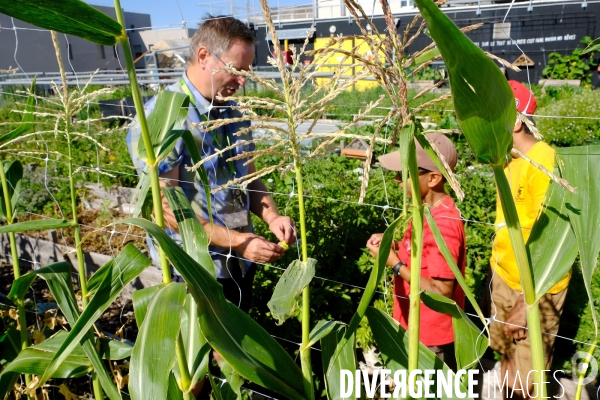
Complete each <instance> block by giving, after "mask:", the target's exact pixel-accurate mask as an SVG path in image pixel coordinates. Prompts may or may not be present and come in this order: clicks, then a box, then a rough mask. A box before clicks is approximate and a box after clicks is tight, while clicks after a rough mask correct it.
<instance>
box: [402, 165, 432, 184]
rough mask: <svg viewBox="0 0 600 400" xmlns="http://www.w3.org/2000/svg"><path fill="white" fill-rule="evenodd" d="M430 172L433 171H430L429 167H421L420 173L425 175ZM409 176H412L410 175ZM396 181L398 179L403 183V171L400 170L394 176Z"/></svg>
mask: <svg viewBox="0 0 600 400" xmlns="http://www.w3.org/2000/svg"><path fill="white" fill-rule="evenodd" d="M429 172H431V171H429V170H428V169H425V168H419V175H424V174H427V173H429ZM407 178H410V175H408V176H407ZM394 181H396V182H398V183H402V171H398V173H397V174H396V176H395V177H394Z"/></svg>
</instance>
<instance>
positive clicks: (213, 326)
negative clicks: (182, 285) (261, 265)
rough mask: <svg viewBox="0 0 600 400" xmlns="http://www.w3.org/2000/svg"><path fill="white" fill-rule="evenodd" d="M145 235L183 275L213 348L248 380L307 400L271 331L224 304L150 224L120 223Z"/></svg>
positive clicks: (217, 288)
mask: <svg viewBox="0 0 600 400" xmlns="http://www.w3.org/2000/svg"><path fill="white" fill-rule="evenodd" d="M119 222H120V223H124V224H132V225H136V226H139V227H140V228H142V229H145V230H146V232H148V233H149V234H150V235H151V236H152V237H153V238H154V239H156V240H157V241H158V243H159V244H160V246H161V249H163V251H164V252H165V254H166V255H167V257H168V258H169V260H170V261H171V263H172V264H173V266H174V267H175V268H176V269H177V270H178V271H179V272H180V273H181V275H182V276H183V278H184V279H185V281H186V283H187V284H188V289H189V291H190V293H191V294H192V296H193V297H194V300H195V301H196V303H197V304H198V306H199V315H200V318H199V319H200V327H201V329H202V333H204V336H205V337H206V340H207V341H208V343H210V345H211V346H212V347H213V348H214V349H215V350H216V351H218V352H219V354H221V356H222V357H223V359H224V360H225V361H227V362H228V363H229V364H230V365H231V366H232V367H233V369H234V370H235V371H236V372H237V373H238V374H240V375H241V376H243V377H244V378H246V379H248V380H250V381H251V382H255V383H257V384H259V385H261V386H264V387H268V388H269V389H271V390H274V391H276V392H278V393H281V394H282V395H284V396H287V397H288V398H291V399H304V387H303V383H302V382H303V377H302V372H301V371H300V368H298V366H297V365H296V363H295V362H294V361H293V360H292V358H291V357H290V356H289V355H288V354H287V353H286V352H285V350H284V349H283V348H282V347H281V345H280V344H279V343H277V342H276V341H275V340H274V339H273V338H272V337H271V335H269V333H268V332H267V331H265V330H264V328H262V327H261V326H260V325H258V324H257V323H256V322H255V321H254V320H252V319H251V318H250V317H249V316H248V315H247V314H246V313H244V312H243V311H241V310H240V309H239V308H237V307H236V306H234V305H233V304H231V303H230V302H228V301H227V300H225V297H224V296H223V288H222V286H221V285H220V284H219V283H218V282H217V281H216V279H215V278H213V277H212V276H211V275H210V273H208V272H207V271H206V269H205V268H203V267H202V266H200V265H199V264H198V263H197V262H196V261H194V259H192V258H191V257H190V256H189V255H188V254H186V253H185V251H184V250H183V249H182V248H180V247H179V246H178V245H177V244H176V243H175V242H174V241H173V240H172V239H171V238H170V237H169V236H168V235H167V234H166V233H165V232H164V231H163V230H162V229H160V228H159V227H158V226H156V225H155V224H153V223H151V222H150V221H147V220H143V219H138V218H128V219H124V220H121V221H119Z"/></svg>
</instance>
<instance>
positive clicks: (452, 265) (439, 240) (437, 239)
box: [425, 207, 487, 330]
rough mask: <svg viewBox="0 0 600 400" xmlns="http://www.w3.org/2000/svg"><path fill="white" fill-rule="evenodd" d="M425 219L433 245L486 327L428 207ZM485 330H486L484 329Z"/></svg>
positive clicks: (469, 289) (471, 292) (476, 303)
mask: <svg viewBox="0 0 600 400" xmlns="http://www.w3.org/2000/svg"><path fill="white" fill-rule="evenodd" d="M425 218H427V224H428V225H429V228H430V229H431V233H433V238H434V240H435V243H436V244H437V246H438V249H440V253H442V255H443V256H444V260H446V262H447V263H448V266H449V267H450V269H451V270H452V272H453V273H454V277H455V278H456V281H457V282H458V284H459V285H460V287H461V288H462V290H463V292H465V296H466V297H467V299H469V301H470V302H471V305H472V306H473V309H474V310H475V312H476V313H477V315H478V316H479V319H480V320H481V322H483V324H484V326H487V322H486V319H485V316H484V315H483V312H482V311H481V308H479V303H478V302H477V300H476V299H475V296H474V295H473V291H471V288H470V287H469V285H468V284H467V281H465V278H464V277H463V274H462V272H460V268H458V265H456V261H454V257H452V253H450V249H448V245H447V244H446V241H445V240H444V237H443V236H442V233H441V232H440V228H438V226H437V223H436V222H435V219H434V218H433V215H431V210H430V209H429V208H428V207H425ZM486 330H487V328H486Z"/></svg>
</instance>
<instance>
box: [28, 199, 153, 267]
mask: <svg viewBox="0 0 600 400" xmlns="http://www.w3.org/2000/svg"><path fill="white" fill-rule="evenodd" d="M128 217H129V215H127V214H124V213H121V212H119V211H117V210H110V211H106V210H98V209H91V210H90V209H84V210H80V211H79V212H78V218H79V223H80V225H81V239H82V240H83V244H82V245H83V251H85V252H96V253H101V254H107V255H113V254H114V255H115V256H116V255H117V254H119V252H120V251H121V249H122V248H123V247H125V246H126V245H127V244H128V243H133V244H134V245H135V246H136V247H137V248H138V249H140V250H144V249H147V246H146V240H145V237H146V233H145V232H144V230H143V229H141V228H138V227H133V226H129V225H125V224H115V225H112V224H113V223H114V222H115V221H118V220H120V219H123V218H128ZM40 219H43V217H39V216H37V215H32V214H23V215H19V222H24V221H31V220H40ZM113 227H114V230H115V233H114V234H112V237H111V232H112V230H113ZM25 235H27V236H30V237H34V238H36V239H44V240H48V239H49V232H48V231H29V232H26V233H25ZM56 241H57V242H58V243H59V244H64V245H67V246H71V247H74V246H75V235H74V231H73V228H65V229H59V230H57V231H56Z"/></svg>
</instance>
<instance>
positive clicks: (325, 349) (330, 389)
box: [321, 324, 356, 399]
mask: <svg viewBox="0 0 600 400" xmlns="http://www.w3.org/2000/svg"><path fill="white" fill-rule="evenodd" d="M334 327H335V329H333V330H332V331H330V332H329V334H327V335H326V336H325V337H323V338H322V339H321V358H322V360H323V369H324V370H325V371H327V373H326V374H325V388H326V390H327V398H328V399H341V398H342V395H341V392H340V390H341V381H340V375H341V370H343V369H346V370H350V371H355V370H356V354H355V351H354V348H355V346H356V340H355V336H354V335H352V336H351V337H350V339H349V340H348V342H347V343H346V345H345V346H344V348H343V349H342V351H341V353H340V354H339V355H338V356H337V357H336V358H335V359H333V355H334V354H335V351H336V347H337V344H338V342H339V341H340V340H341V339H342V338H343V337H344V335H345V333H346V329H347V327H346V326H345V325H341V324H336V325H335V326H334ZM325 367H327V368H326V369H325Z"/></svg>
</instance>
